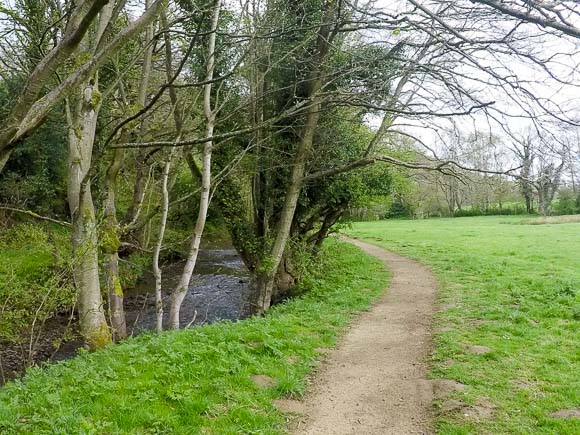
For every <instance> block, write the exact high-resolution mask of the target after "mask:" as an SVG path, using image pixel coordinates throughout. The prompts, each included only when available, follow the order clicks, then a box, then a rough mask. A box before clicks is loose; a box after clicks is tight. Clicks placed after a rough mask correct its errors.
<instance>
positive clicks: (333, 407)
mask: <svg viewBox="0 0 580 435" xmlns="http://www.w3.org/2000/svg"><path fill="white" fill-rule="evenodd" d="M347 241H349V242H351V243H353V244H355V245H356V246H358V247H360V248H361V249H363V250H364V251H365V252H367V253H369V254H371V255H373V256H375V257H377V258H379V259H380V260H382V261H383V262H384V263H385V264H386V265H387V266H388V267H389V268H390V269H391V271H392V275H393V276H392V282H391V286H390V288H389V289H388V290H387V293H386V296H384V297H383V298H382V299H381V300H380V301H379V303H377V304H376V305H375V306H374V307H373V308H372V310H371V311H369V312H367V313H365V314H363V315H362V316H361V317H360V318H359V319H358V320H357V321H356V322H355V323H354V324H353V325H352V326H351V327H350V329H349V331H348V332H347V333H346V335H345V336H344V338H343V340H342V342H341V344H340V345H339V346H338V348H337V349H335V350H333V351H331V352H330V353H329V354H328V355H327V357H326V359H325V362H324V363H323V364H322V366H321V367H320V370H319V372H318V374H317V375H316V377H315V378H314V379H313V380H312V384H311V388H310V389H309V392H308V393H307V395H306V397H305V399H304V400H303V401H302V402H301V406H298V405H297V404H296V403H292V404H291V405H292V406H289V404H288V403H287V402H289V401H284V403H281V404H280V408H281V409H286V410H288V411H290V412H293V413H295V414H300V415H299V416H297V417H296V419H295V421H293V422H292V423H291V427H292V428H293V433H296V434H324V435H330V434H365V435H371V434H376V435H379V434H380V435H387V434H396V435H404V434H430V433H432V432H433V429H432V420H433V415H432V414H433V408H432V401H433V384H432V382H431V381H429V380H428V379H427V368H426V364H425V360H426V358H427V357H428V355H429V354H430V347H431V335H432V334H431V325H432V317H433V314H434V312H435V294H436V289H437V285H436V282H435V279H434V278H433V275H432V274H431V273H430V272H429V270H428V269H427V268H425V267H424V266H422V265H421V264H419V263H417V262H415V261H412V260H409V259H407V258H404V257H401V256H399V255H396V254H393V253H391V252H388V251H385V250H384V249H381V248H378V247H376V246H373V245H369V244H367V243H363V242H360V241H356V240H351V239H348V240H347ZM292 402H295V401H292Z"/></svg>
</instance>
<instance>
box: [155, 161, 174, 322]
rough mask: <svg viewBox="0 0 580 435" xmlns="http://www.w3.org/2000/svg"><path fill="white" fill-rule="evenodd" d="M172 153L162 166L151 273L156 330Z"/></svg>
mask: <svg viewBox="0 0 580 435" xmlns="http://www.w3.org/2000/svg"><path fill="white" fill-rule="evenodd" d="M171 158H172V154H170V155H169V157H168V158H167V161H166V162H165V165H164V167H163V175H162V176H161V198H162V207H161V222H160V223H159V233H158V235H157V243H156V244H155V250H154V251H153V275H154V276H155V313H156V327H155V329H156V331H157V332H161V331H162V330H163V294H162V292H161V284H162V281H161V269H160V267H159V254H160V252H161V247H162V246H163V239H164V237H165V228H166V226H167V215H168V214H169V189H168V188H167V182H168V180H169V170H170V168H171Z"/></svg>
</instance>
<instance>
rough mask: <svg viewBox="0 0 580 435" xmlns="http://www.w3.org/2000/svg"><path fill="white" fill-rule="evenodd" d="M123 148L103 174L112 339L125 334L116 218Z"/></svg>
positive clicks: (103, 243) (107, 279)
mask: <svg viewBox="0 0 580 435" xmlns="http://www.w3.org/2000/svg"><path fill="white" fill-rule="evenodd" d="M123 155H124V151H123V150H120V149H117V150H115V152H114V154H113V158H112V161H111V164H110V165H109V168H108V169H107V173H106V176H105V191H106V192H105V195H106V196H105V203H104V213H105V224H104V231H103V237H102V240H101V241H102V243H101V247H102V250H103V253H104V257H105V278H106V283H107V294H108V300H109V316H110V320H111V327H112V328H113V338H114V339H115V340H118V339H123V338H125V337H127V325H126V320H125V310H124V307H123V301H124V297H123V287H122V286H121V279H120V276H119V245H120V243H119V222H118V221H117V206H116V190H117V177H118V174H119V171H120V169H121V166H122V164H123Z"/></svg>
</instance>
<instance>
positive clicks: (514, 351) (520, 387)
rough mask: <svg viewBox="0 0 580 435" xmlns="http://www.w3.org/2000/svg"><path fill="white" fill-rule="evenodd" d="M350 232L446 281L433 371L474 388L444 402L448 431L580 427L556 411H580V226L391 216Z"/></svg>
mask: <svg viewBox="0 0 580 435" xmlns="http://www.w3.org/2000/svg"><path fill="white" fill-rule="evenodd" d="M510 224H520V225H510ZM349 234H350V235H352V236H355V237H359V238H362V239H366V240H368V241H370V242H372V243H375V244H377V245H379V246H383V247H386V248H388V249H392V250H394V251H397V252H401V253H403V254H405V255H408V256H410V257H413V258H417V259H419V260H421V261H423V262H424V263H426V264H428V265H430V266H431V267H432V268H433V270H434V272H435V273H436V275H437V276H438V278H439V280H440V282H441V289H440V304H441V312H440V314H439V315H438V317H437V325H436V326H437V328H436V331H437V332H436V337H435V350H434V356H433V361H432V376H433V377H434V378H439V379H451V380H455V381H458V382H460V383H462V384H465V385H466V388H465V389H464V391H461V392H455V393H453V394H452V395H451V398H452V399H455V402H447V403H439V406H441V408H440V409H439V411H440V412H439V418H438V429H439V432H440V433H442V434H474V433H490V434H506V433H509V434H532V433H533V434H539V433H542V434H544V433H545V434H575V433H580V420H579V419H578V418H567V419H566V418H555V416H553V415H551V414H552V413H554V412H557V411H560V410H563V409H577V408H580V377H579V375H578V374H579V373H580V353H579V351H578V349H579V340H580V338H579V337H580V225H579V224H578V223H559V224H550V223H547V224H544V225H526V224H525V222H522V218H521V217H519V218H518V217H484V218H456V219H433V220H424V221H387V222H385V221H383V222H372V223H359V224H356V225H355V226H354V228H353V229H352V230H351V231H349ZM471 346H485V347H487V348H489V349H485V348H473V347H471ZM474 351H475V352H474ZM477 351H479V352H481V353H478V352H477ZM450 405H451V406H450Z"/></svg>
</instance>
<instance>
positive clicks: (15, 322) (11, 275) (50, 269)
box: [0, 224, 75, 341]
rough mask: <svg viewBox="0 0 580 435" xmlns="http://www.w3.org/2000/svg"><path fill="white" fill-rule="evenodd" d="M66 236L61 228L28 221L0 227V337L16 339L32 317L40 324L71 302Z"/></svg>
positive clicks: (71, 287)
mask: <svg viewBox="0 0 580 435" xmlns="http://www.w3.org/2000/svg"><path fill="white" fill-rule="evenodd" d="M68 237H69V236H68V233H67V232H66V231H64V230H62V228H53V227H50V226H42V225H31V224H21V225H17V226H15V227H13V228H10V229H3V230H1V231H0V257H1V261H0V307H1V309H2V315H1V316H0V341H2V340H7V341H18V340H19V339H20V338H21V336H22V332H23V331H24V330H26V329H27V328H29V327H30V325H31V324H32V322H33V320H35V319H36V324H37V325H40V324H42V322H43V321H44V320H46V319H47V318H49V317H51V316H52V315H53V314H54V313H56V312H60V311H66V310H69V309H70V308H71V307H72V306H73V304H74V301H75V292H74V288H73V285H72V282H71V281H70V279H68V278H67V277H68V261H69V260H70V257H69V254H68V253H67V252H68V247H67V242H68ZM55 257H56V258H55Z"/></svg>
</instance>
